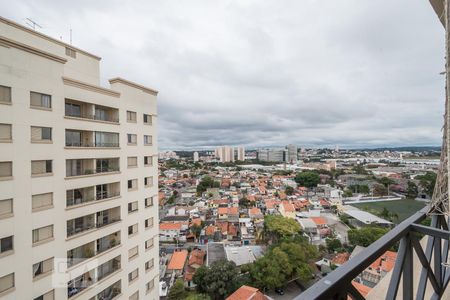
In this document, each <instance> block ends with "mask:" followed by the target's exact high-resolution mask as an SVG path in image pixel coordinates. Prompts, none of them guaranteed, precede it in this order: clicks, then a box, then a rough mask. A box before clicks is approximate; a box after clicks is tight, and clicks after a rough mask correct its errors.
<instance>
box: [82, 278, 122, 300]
mask: <svg viewBox="0 0 450 300" xmlns="http://www.w3.org/2000/svg"><path fill="white" fill-rule="evenodd" d="M121 285H122V284H121V281H120V280H119V281H117V282H115V283H114V284H112V285H111V286H109V287H107V288H106V289H104V290H103V291H101V292H100V293H98V294H97V295H96V296H94V297H92V298H90V299H89V300H105V299H108V300H112V299H115V298H116V297H117V296H119V295H120V294H121V293H122V288H121Z"/></svg>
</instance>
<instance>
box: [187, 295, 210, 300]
mask: <svg viewBox="0 0 450 300" xmlns="http://www.w3.org/2000/svg"><path fill="white" fill-rule="evenodd" d="M186 300H211V298H210V297H209V296H208V295H205V294H190V295H189V296H187V298H186Z"/></svg>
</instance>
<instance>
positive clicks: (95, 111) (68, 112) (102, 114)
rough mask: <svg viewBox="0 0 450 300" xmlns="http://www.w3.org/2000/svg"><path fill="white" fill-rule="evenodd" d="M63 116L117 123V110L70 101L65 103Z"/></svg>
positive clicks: (67, 100)
mask: <svg viewBox="0 0 450 300" xmlns="http://www.w3.org/2000/svg"><path fill="white" fill-rule="evenodd" d="M65 116H66V117H67V118H75V119H86V120H93V121H100V122H108V123H115V124H118V123H119V110H118V109H117V108H113V107H107V106H101V105H97V104H93V103H88V102H83V101H77V100H71V99H66V101H65Z"/></svg>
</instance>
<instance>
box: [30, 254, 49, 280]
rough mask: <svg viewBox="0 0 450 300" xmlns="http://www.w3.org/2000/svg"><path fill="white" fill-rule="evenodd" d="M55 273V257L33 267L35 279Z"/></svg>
mask: <svg viewBox="0 0 450 300" xmlns="http://www.w3.org/2000/svg"><path fill="white" fill-rule="evenodd" d="M51 271H53V257H52V258H49V259H46V260H43V261H41V262H38V263H36V264H34V265H33V278H34V277H37V276H40V275H43V274H48V273H49V272H51Z"/></svg>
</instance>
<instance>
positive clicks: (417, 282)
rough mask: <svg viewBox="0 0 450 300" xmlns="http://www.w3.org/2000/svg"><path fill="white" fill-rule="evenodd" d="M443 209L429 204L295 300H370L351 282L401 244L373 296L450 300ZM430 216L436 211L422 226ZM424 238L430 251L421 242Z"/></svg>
mask: <svg viewBox="0 0 450 300" xmlns="http://www.w3.org/2000/svg"><path fill="white" fill-rule="evenodd" d="M447 205H448V204H447ZM440 211H445V210H443V208H442V207H441V208H438V209H431V210H430V208H429V207H425V208H424V209H422V210H421V211H419V212H417V213H416V214H414V215H413V216H411V217H409V218H408V219H406V220H405V221H403V222H402V223H400V224H399V225H397V226H396V227H395V228H393V229H392V230H391V231H389V232H388V233H387V234H385V235H384V236H383V237H381V238H380V239H379V240H377V241H376V242H374V243H373V244H372V245H370V246H369V247H367V248H366V249H365V251H363V252H361V253H360V254H358V255H357V256H355V257H354V258H352V259H351V260H349V261H348V262H347V263H345V264H344V265H342V266H340V267H339V268H337V269H336V270H335V271H333V272H331V273H330V274H328V275H327V276H326V277H324V278H323V279H321V280H320V281H318V282H317V283H315V284H314V285H313V286H311V287H310V288H309V289H307V290H306V291H305V292H303V293H302V294H300V295H299V296H297V297H296V298H295V299H296V300H309V299H358V300H360V299H366V298H365V297H364V296H363V295H362V294H361V293H360V292H359V291H358V290H357V289H356V288H355V287H354V285H353V284H352V282H353V281H354V279H355V278H357V277H358V276H359V275H360V274H361V273H362V272H363V271H364V270H366V269H367V268H368V267H369V266H370V265H371V264H372V263H373V262H374V261H375V260H376V259H378V258H379V257H381V256H382V255H383V253H385V252H386V251H387V250H389V249H390V248H391V247H393V246H395V245H397V243H398V242H400V243H399V249H398V252H397V258H396V261H395V265H394V268H393V270H392V271H391V273H390V275H389V274H388V275H386V277H385V279H389V281H384V282H383V280H382V281H381V282H379V283H378V285H377V286H375V288H374V289H373V290H372V291H371V292H370V293H369V298H370V299H390V300H393V299H400V298H403V299H448V298H446V297H448V293H449V291H446V289H447V286H448V283H449V282H450V269H449V268H448V264H447V259H448V258H449V239H450V231H449V224H448V220H447V219H446V217H445V216H444V215H443V214H442V213H440ZM427 215H431V225H430V226H424V225H421V224H420V222H421V221H422V220H424V219H425V218H426V217H427ZM422 236H424V237H423V239H424V240H423V241H425V242H426V246H425V249H423V248H422V245H421V241H420V240H419V239H420V238H421V237H422ZM388 276H390V278H389V277H388ZM400 283H401V285H400ZM428 284H430V286H428V289H427V285H428ZM379 285H381V286H379ZM374 293H375V294H374Z"/></svg>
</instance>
